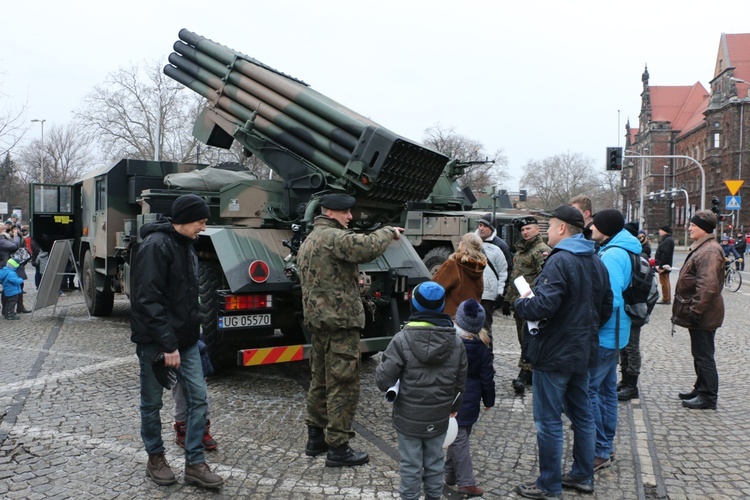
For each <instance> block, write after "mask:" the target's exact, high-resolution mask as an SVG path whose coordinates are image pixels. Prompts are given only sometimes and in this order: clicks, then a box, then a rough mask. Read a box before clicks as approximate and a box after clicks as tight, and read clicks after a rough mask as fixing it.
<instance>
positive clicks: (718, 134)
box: [713, 132, 721, 149]
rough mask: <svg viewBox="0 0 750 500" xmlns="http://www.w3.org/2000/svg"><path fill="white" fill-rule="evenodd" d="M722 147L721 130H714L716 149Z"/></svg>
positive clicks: (714, 146)
mask: <svg viewBox="0 0 750 500" xmlns="http://www.w3.org/2000/svg"><path fill="white" fill-rule="evenodd" d="M720 147H721V132H714V145H713V148H714V149H719V148H720Z"/></svg>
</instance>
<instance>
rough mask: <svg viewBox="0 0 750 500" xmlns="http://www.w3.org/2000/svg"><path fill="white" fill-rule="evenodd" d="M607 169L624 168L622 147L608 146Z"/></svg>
mask: <svg viewBox="0 0 750 500" xmlns="http://www.w3.org/2000/svg"><path fill="white" fill-rule="evenodd" d="M607 170H622V148H607Z"/></svg>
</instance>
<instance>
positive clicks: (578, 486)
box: [562, 473, 594, 493]
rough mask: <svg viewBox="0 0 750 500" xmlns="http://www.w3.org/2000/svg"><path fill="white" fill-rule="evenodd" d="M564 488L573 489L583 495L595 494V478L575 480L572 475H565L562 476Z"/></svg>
mask: <svg viewBox="0 0 750 500" xmlns="http://www.w3.org/2000/svg"><path fill="white" fill-rule="evenodd" d="M562 485H563V488H572V489H574V490H578V491H580V492H583V493H593V492H594V478H593V477H592V478H589V479H575V478H574V477H573V476H571V475H570V474H567V473H565V474H563V476H562Z"/></svg>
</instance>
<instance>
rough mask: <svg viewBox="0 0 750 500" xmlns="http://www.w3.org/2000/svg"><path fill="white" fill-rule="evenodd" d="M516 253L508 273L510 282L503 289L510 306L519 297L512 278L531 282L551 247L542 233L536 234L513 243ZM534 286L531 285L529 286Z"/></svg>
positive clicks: (539, 270)
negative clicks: (544, 239)
mask: <svg viewBox="0 0 750 500" xmlns="http://www.w3.org/2000/svg"><path fill="white" fill-rule="evenodd" d="M515 247H516V253H515V255H514V256H513V272H512V273H511V275H510V283H508V289H507V290H506V291H505V292H506V293H505V296H504V299H505V300H507V301H508V302H510V303H511V306H512V305H513V303H514V302H515V301H516V299H518V298H520V294H519V293H518V289H516V286H515V285H514V284H513V280H515V279H516V278H518V277H519V276H523V277H524V278H526V282H527V283H529V284H532V283H533V282H534V280H535V279H536V277H537V276H539V273H541V272H542V265H543V264H544V261H545V260H547V256H548V255H549V253H550V252H551V251H552V249H551V248H550V247H549V246H547V244H546V243H545V242H544V241H543V240H542V235H541V234H537V235H536V236H534V237H533V238H531V239H530V240H523V239H522V240H519V241H517V242H516V244H515ZM531 288H532V289H533V288H534V287H533V286H532V287H531Z"/></svg>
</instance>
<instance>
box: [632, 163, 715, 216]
mask: <svg viewBox="0 0 750 500" xmlns="http://www.w3.org/2000/svg"><path fill="white" fill-rule="evenodd" d="M622 158H623V159H625V158H684V159H686V160H690V161H692V162H693V163H695V165H696V166H697V167H698V170H700V173H701V210H705V209H706V171H705V170H703V165H701V164H700V162H699V161H698V160H696V159H695V158H693V157H692V156H686V155H632V154H631V155H626V156H623V157H622ZM642 173H643V171H641V174H642ZM641 201H643V190H641Z"/></svg>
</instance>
